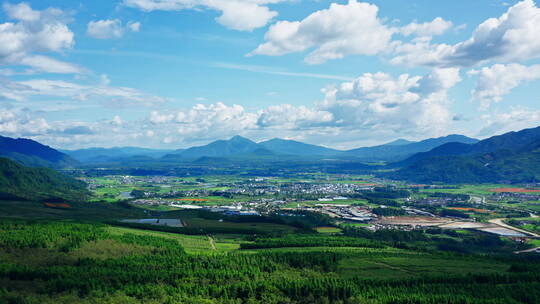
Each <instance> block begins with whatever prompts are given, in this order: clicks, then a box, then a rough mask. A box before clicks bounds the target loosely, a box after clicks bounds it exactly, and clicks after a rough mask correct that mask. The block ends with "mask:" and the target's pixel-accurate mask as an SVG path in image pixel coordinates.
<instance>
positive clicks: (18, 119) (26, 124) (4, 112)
mask: <svg viewBox="0 0 540 304" xmlns="http://www.w3.org/2000/svg"><path fill="white" fill-rule="evenodd" d="M50 130H51V126H50V125H49V123H48V122H47V120H45V119H44V118H41V117H32V116H31V115H28V114H27V113H25V111H20V110H9V109H0V133H2V134H5V135H16V136H34V135H39V134H45V133H47V132H49V131H50Z"/></svg>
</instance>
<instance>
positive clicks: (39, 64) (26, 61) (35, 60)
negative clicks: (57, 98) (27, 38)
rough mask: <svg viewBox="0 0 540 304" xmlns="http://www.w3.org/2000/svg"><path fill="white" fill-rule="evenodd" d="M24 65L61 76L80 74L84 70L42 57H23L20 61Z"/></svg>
mask: <svg viewBox="0 0 540 304" xmlns="http://www.w3.org/2000/svg"><path fill="white" fill-rule="evenodd" d="M19 63H20V64H22V65H27V66H30V67H32V68H33V69H34V70H35V71H39V72H47V73H59V74H78V73H82V72H83V70H84V69H83V68H81V67H79V66H77V65H74V64H71V63H68V62H64V61H60V60H56V59H53V58H50V57H47V56H42V55H30V56H25V57H22V58H21V59H20V61H19Z"/></svg>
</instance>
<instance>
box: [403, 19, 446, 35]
mask: <svg viewBox="0 0 540 304" xmlns="http://www.w3.org/2000/svg"><path fill="white" fill-rule="evenodd" d="M452 26H453V24H452V22H451V21H446V20H444V19H443V18H441V17H437V18H435V19H433V21H430V22H424V23H416V22H412V23H409V24H408V25H406V26H404V27H402V28H399V29H398V32H399V33H401V34H403V35H405V36H410V35H415V36H418V37H432V36H437V35H442V34H444V33H445V32H446V31H448V30H449V29H450V28H451V27H452Z"/></svg>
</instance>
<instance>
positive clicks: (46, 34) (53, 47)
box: [0, 2, 82, 73]
mask: <svg viewBox="0 0 540 304" xmlns="http://www.w3.org/2000/svg"><path fill="white" fill-rule="evenodd" d="M3 9H4V11H5V12H6V15H7V17H8V19H9V20H13V21H14V22H5V23H1V24H0V64H4V65H26V66H30V67H31V68H33V69H35V70H36V71H39V72H48V73H80V72H82V69H81V68H80V67H77V66H76V65H73V64H70V63H66V62H61V61H59V60H56V59H52V58H49V57H46V56H43V55H37V54H35V53H37V52H61V51H63V50H67V49H70V48H72V47H73V45H74V44H75V40H74V34H73V32H72V31H71V30H70V29H69V28H68V26H67V24H68V23H69V22H70V18H69V16H68V15H67V14H66V13H65V12H63V11H62V10H60V9H56V8H48V9H45V10H43V11H36V10H33V9H32V8H31V7H30V6H29V5H28V4H27V3H24V2H23V3H19V4H9V3H5V4H4V5H3Z"/></svg>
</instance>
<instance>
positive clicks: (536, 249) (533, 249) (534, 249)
mask: <svg viewBox="0 0 540 304" xmlns="http://www.w3.org/2000/svg"><path fill="white" fill-rule="evenodd" d="M539 250H540V247H536V248H532V249H527V250H521V251H514V253H515V254H520V253H526V252H538V251H539Z"/></svg>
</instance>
